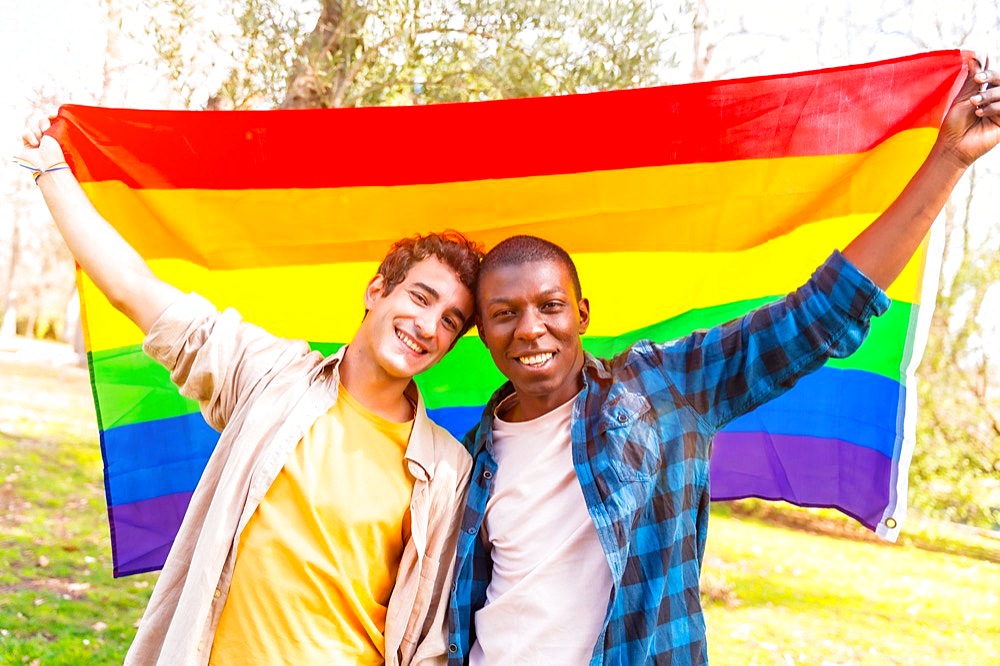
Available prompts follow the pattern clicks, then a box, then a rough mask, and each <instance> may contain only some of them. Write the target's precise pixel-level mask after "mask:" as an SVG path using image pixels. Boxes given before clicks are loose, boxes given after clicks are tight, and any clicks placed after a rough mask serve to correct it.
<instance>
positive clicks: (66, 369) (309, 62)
mask: <svg viewBox="0 0 1000 666" xmlns="http://www.w3.org/2000/svg"><path fill="white" fill-rule="evenodd" d="M998 35H1000V3H998V2H997V1H996V0H992V1H976V0H962V1H959V2H953V3H948V4H947V5H946V4H945V3H941V2H939V1H938V2H931V1H928V0H910V1H896V0H885V1H881V2H872V1H871V0H868V1H856V0H841V1H833V0H821V1H813V2H804V1H803V2H794V1H785V2H764V1H758V0H743V1H738V0H700V1H695V0H690V1H676V2H669V1H667V0H655V1H652V0H600V1H598V0H433V1H431V2H419V1H417V0H406V1H404V0H378V1H370V2H364V1H356V2H350V1H343V0H337V1H334V0H35V1H34V2H31V3H23V2H14V1H13V0H0V59H2V62H3V63H4V66H3V67H0V89H2V90H3V91H4V95H3V96H2V97H3V99H0V148H2V149H3V150H6V153H5V154H7V155H14V154H16V153H17V151H18V149H19V135H20V131H21V129H22V127H23V125H24V122H25V118H27V117H28V116H29V114H31V113H32V112H33V111H35V110H38V109H43V110H53V109H54V108H56V106H57V105H58V104H59V103H63V102H73V103H80V104H100V105H105V106H129V107H141V108H173V109H183V108H187V109H203V108H220V109H228V108H277V107H286V108H288V107H303V106H353V105H373V104H424V103H433V102H436V101H466V100H479V99H495V98H504V97H519V96H528V95H550V94H565V93H572V92H586V91H592V90H610V89H617V88H625V87H636V86H645V85H656V84H670V83H685V82H690V81H701V80H713V79H725V78H736V77H743V76H753V75H759V74H775V73H781V72H790V71H801V70H806V69H813V68H818V67H830V66H838V65H845V64H852V63H859V62H867V61H872V60H878V59H883V58H890V57H895V56H901V55H907V54H910V53H915V52H919V51H926V50H931V49H938V48H954V47H967V48H972V49H976V50H985V51H989V50H990V49H992V48H994V47H996V46H997V45H998V44H1000V42H998V39H997V38H998ZM997 57H998V58H1000V53H998V54H997ZM303 140H304V141H306V140H308V137H307V136H304V137H303ZM471 145H473V146H474V142H472V144H471ZM412 149H413V150H414V151H421V150H428V151H438V150H455V151H456V153H457V154H458V152H459V151H460V150H464V149H468V147H458V146H439V145H436V144H435V142H434V138H433V137H420V136H415V137H413V144H412ZM4 162H5V166H4V168H3V169H2V170H0V192H2V198H0V314H2V316H3V318H2V319H0V664H7V663H13V664H16V663H29V664H32V663H37V664H77V663H119V662H120V661H121V657H122V655H123V654H124V650H125V648H126V647H127V645H128V643H129V641H130V640H131V636H132V634H133V633H134V631H135V628H134V624H135V622H136V620H137V619H138V617H139V616H140V615H141V611H142V608H143V607H144V605H145V601H146V599H147V598H148V594H149V591H150V588H151V585H152V583H153V581H154V580H155V574H146V575H142V576H133V577H128V578H124V579H118V580H114V579H112V578H111V575H110V570H111V564H110V546H109V545H108V536H107V526H106V522H105V505H104V497H103V486H102V482H101V461H100V451H99V445H98V442H97V428H96V424H95V422H94V414H93V402H92V399H91V396H90V387H89V382H88V380H87V374H86V371H85V369H83V368H82V367H81V366H80V364H79V357H78V355H77V354H76V353H75V352H74V344H73V343H74V336H73V333H74V331H75V326H74V325H73V323H72V322H73V318H74V312H73V307H72V306H73V303H74V298H75V296H74V293H73V262H72V259H71V258H70V257H69V255H68V252H67V251H66V249H65V247H64V246H63V245H62V242H61V240H60V239H59V237H58V234H57V233H56V231H55V228H54V226H53V225H52V222H51V220H50V219H49V218H48V215H47V213H46V211H45V209H44V206H42V205H41V202H40V197H39V196H38V194H37V192H35V191H33V185H31V182H30V179H28V178H26V177H25V175H24V173H23V172H22V171H21V170H19V169H17V168H16V167H15V166H13V165H12V164H10V163H8V161H7V160H6V159H5V160H4ZM998 174H1000V162H998V160H997V158H996V156H988V157H986V158H984V159H983V160H981V163H980V164H977V165H976V166H975V167H974V168H973V169H972V170H971V171H970V173H969V174H968V175H967V176H966V178H965V179H964V181H963V183H962V184H961V185H960V186H959V188H958V189H957V190H956V193H955V195H954V197H953V198H952V201H951V202H950V204H949V206H948V207H947V209H946V210H945V212H944V213H943V214H942V219H941V220H939V222H938V225H939V227H941V229H940V231H941V232H942V236H943V238H944V240H945V257H946V261H945V262H944V264H943V267H942V271H941V275H940V288H939V292H940V295H939V299H938V303H937V308H936V311H935V317H934V320H933V322H932V326H931V334H930V339H929V341H928V348H927V351H926V353H925V358H924V362H923V364H922V365H921V368H920V370H919V371H918V380H919V393H920V416H919V425H918V440H917V449H916V452H915V457H914V461H913V465H912V468H911V480H910V505H911V516H910V518H909V519H908V520H907V523H906V524H905V525H904V528H903V533H902V537H901V538H900V543H899V544H897V545H889V544H885V543H882V542H880V541H878V540H877V539H875V538H874V537H872V536H870V535H869V534H868V533H866V532H864V531H863V530H862V529H861V528H859V527H857V526H855V525H854V524H853V523H851V522H850V521H849V520H847V519H844V518H842V517H840V516H838V515H836V514H833V513H831V512H823V511H815V510H810V511H806V510H802V509H795V508H788V507H785V506H782V505H779V504H768V503H763V502H741V503H735V504H719V505H716V506H715V510H714V515H713V519H712V522H711V524H712V527H711V536H710V537H709V552H708V556H707V560H706V567H705V573H704V576H703V584H704V585H703V587H704V594H705V601H706V612H707V614H708V623H709V631H710V634H709V636H710V638H709V641H710V655H711V659H712V662H713V663H714V664H717V665H718V664H722V665H727V664H751V663H756V664H893V663H896V664H992V663H1000V538H998V535H1000V532H998V531H997V528H998V526H997V523H998V522H1000V515H998V514H1000V403H998V401H997V397H996V395H997V394H996V390H997V385H998V382H1000V373H998V368H997V361H998V352H996V351H995V350H998V349H1000V335H998V323H997V322H998V319H997V317H996V313H998V312H1000V302H998V298H1000V289H996V285H997V284H998V283H1000V252H998V249H1000V248H998V235H1000V229H998V228H997V227H998V225H997V222H996V217H997V216H996V212H995V210H993V208H994V207H995V203H994V202H992V201H990V194H991V193H992V192H996V191H997V177H998ZM720 186H723V184H720ZM78 344H79V343H77V349H78Z"/></svg>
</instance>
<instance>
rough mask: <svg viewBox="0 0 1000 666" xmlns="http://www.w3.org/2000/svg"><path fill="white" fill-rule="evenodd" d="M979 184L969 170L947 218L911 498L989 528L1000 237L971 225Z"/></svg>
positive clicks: (997, 463)
mask: <svg viewBox="0 0 1000 666" xmlns="http://www.w3.org/2000/svg"><path fill="white" fill-rule="evenodd" d="M994 178H995V176H994ZM980 182H981V178H980V175H979V172H978V171H977V170H976V167H973V169H972V170H971V171H970V173H969V175H968V190H967V192H965V193H964V196H955V197H953V198H952V200H951V201H950V202H949V204H948V206H947V209H946V210H945V213H944V220H943V222H944V225H945V230H944V231H945V233H944V242H945V248H944V257H945V262H944V263H943V265H942V269H941V275H940V285H939V289H938V298H937V306H936V309H935V311H934V316H933V318H932V320H931V328H930V335H929V338H928V342H927V349H926V351H925V353H924V360H923V364H922V365H921V367H920V370H919V373H918V377H919V386H918V391H919V396H920V406H921V412H920V422H919V425H918V446H917V447H916V450H915V452H914V457H913V462H912V466H911V479H912V481H913V484H914V486H915V487H917V488H919V492H914V493H911V503H912V504H913V505H914V506H915V507H918V508H920V509H922V510H924V512H926V513H932V514H937V515H941V516H943V517H946V518H949V519H952V520H958V521H961V522H966V523H972V524H978V525H983V526H989V525H991V524H996V523H998V522H1000V515H998V514H1000V396H998V395H997V377H998V371H1000V362H998V359H996V358H995V356H994V355H992V354H991V352H992V351H993V350H992V349H991V348H990V347H991V344H990V340H991V339H992V340H996V333H997V332H996V330H995V327H996V321H995V319H991V315H993V316H995V312H996V303H997V298H998V297H1000V293H998V292H1000V232H998V231H997V229H996V228H995V225H994V226H988V225H987V226H984V225H981V224H980V225H976V224H975V220H976V219H977V216H976V215H975V211H974V208H973V203H974V201H975V199H974V196H973V195H974V194H975V192H976V189H977V186H979V185H980ZM990 301H992V303H993V304H992V306H989V305H988V304H989V303H990ZM991 328H993V329H994V330H992V331H991V330H990V329H991ZM990 333H992V336H991V335H990Z"/></svg>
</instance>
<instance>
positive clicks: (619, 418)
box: [618, 414, 628, 423]
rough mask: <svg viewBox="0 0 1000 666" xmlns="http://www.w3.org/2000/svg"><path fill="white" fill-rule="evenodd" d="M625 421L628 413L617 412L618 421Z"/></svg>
mask: <svg viewBox="0 0 1000 666" xmlns="http://www.w3.org/2000/svg"><path fill="white" fill-rule="evenodd" d="M626 421H628V415H627V414H619V415H618V423H625V422H626Z"/></svg>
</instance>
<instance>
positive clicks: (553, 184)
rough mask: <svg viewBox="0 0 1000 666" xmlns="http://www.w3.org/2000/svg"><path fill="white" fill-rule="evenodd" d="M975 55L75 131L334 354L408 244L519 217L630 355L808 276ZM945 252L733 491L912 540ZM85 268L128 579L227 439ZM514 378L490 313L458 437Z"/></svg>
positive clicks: (150, 251)
mask: <svg viewBox="0 0 1000 666" xmlns="http://www.w3.org/2000/svg"><path fill="white" fill-rule="evenodd" d="M964 56H965V54H963V53H962V52H959V51H941V52H933V53H925V54H919V55H914V56H911V57H905V58H899V59H894V60H887V61H882V62H876V63H870V64H863V65H857V66H849V67H839V68H833V69H825V70H820V71H810V72H802V73H794V74H788V75H781V76H768V77H758V78H749V79H741V80H732V81H721V82H709V83H699V84H693V85H680V86H668V87H657V88H648V89H638V90H626V91H618V92H602V93H593V94H582V95H570V96H563V97H551V98H537V99H521V100H505V101H498V102H481V103H468V104H442V105H429V106H413V107H405V108H399V107H397V108H361V109H333V110H303V111H260V112H256V111H243V112H210V111H204V112H173V111H146V110H125V109H102V108H91V107H84V106H64V107H63V108H62V109H61V110H60V113H59V116H60V121H59V122H57V124H56V126H55V128H54V130H53V131H55V132H56V133H57V134H58V135H60V137H61V139H63V142H64V145H65V146H67V158H68V161H69V163H70V165H71V166H72V168H73V171H74V173H75V174H76V175H77V177H78V178H79V179H80V181H81V183H82V184H83V187H84V189H85V190H86V192H87V194H88V196H89V197H90V198H91V199H92V200H93V202H94V203H95V205H96V206H97V208H98V210H100V211H101V213H102V214H103V215H104V216H105V217H107V218H108V219H109V220H110V221H111V222H112V223H113V224H114V225H115V227H117V228H118V229H119V230H120V232H121V233H122V234H123V235H124V237H125V238H126V239H127V240H128V241H129V242H130V243H132V244H133V245H134V246H135V247H136V248H137V249H138V251H139V252H140V253H141V254H142V255H143V256H144V257H145V258H146V259H147V261H148V262H149V265H150V266H151V268H152V269H153V271H154V272H155V273H156V274H157V275H159V276H160V277H162V278H163V279H165V280H167V281H169V282H171V283H173V284H176V285H177V286H179V287H180V288H181V289H184V290H193V291H198V292H199V293H201V294H203V295H204V296H206V297H207V298H209V299H210V300H212V301H213V302H214V303H216V304H217V305H218V306H219V307H226V306H232V307H235V308H237V309H238V310H240V311H241V312H242V314H243V315H244V316H245V318H246V319H248V320H250V321H253V322H255V323H258V324H260V325H262V326H264V327H265V328H267V329H269V330H271V331H272V332H274V333H276V334H278V335H282V336H292V337H298V338H303V339H305V340H308V341H310V343H311V344H312V345H313V346H314V347H315V348H316V349H319V350H322V351H323V352H332V351H334V350H335V349H337V348H338V347H339V346H340V345H342V344H344V343H345V342H347V341H348V340H349V339H350V337H351V335H352V333H353V332H354V330H355V328H356V326H357V323H358V322H359V321H360V319H361V316H362V312H363V303H362V293H363V289H364V286H365V284H366V282H367V280H368V279H369V278H370V277H371V276H372V275H373V274H374V272H375V269H376V266H377V262H378V261H379V259H380V258H381V257H382V255H383V254H384V252H385V251H386V249H387V248H388V246H389V245H390V243H391V242H392V241H394V240H395V239H397V238H399V237H401V236H406V235H412V234H414V233H416V232H426V231H430V230H438V229H442V228H446V227H451V228H457V229H460V230H462V231H464V232H466V233H467V234H469V235H470V236H472V237H473V238H476V239H478V240H481V241H483V242H484V243H485V244H486V246H487V247H489V246H491V245H492V244H494V243H496V242H497V241H499V240H500V239H502V238H505V237H507V236H509V235H512V234H518V233H530V234H535V235H539V236H542V237H545V238H548V239H551V240H553V241H555V242H557V243H559V244H561V245H563V246H564V247H566V248H567V249H568V250H569V251H570V252H571V253H572V254H573V256H574V258H575V259H576V261H577V262H578V263H579V269H580V274H581V279H582V282H583V285H584V293H585V295H587V296H589V298H590V303H591V320H592V323H591V327H590V331H589V333H588V336H587V337H586V339H585V345H586V347H587V349H589V350H590V351H591V352H593V353H595V354H598V355H609V354H613V353H615V352H616V351H617V350H621V349H622V348H624V347H625V346H627V345H629V344H630V343H631V342H633V341H634V340H636V339H639V338H644V337H649V338H652V339H655V340H660V341H663V340H668V339H671V338H674V337H677V336H681V335H684V334H685V333H687V332H689V331H691V330H693V329H696V328H703V327H707V326H712V325H714V324H716V323H719V322H722V321H724V320H727V319H729V318H732V317H736V316H738V315H741V314H743V313H745V312H746V311H748V310H749V309H751V308H754V307H756V306H759V305H761V304H763V303H765V302H768V301H770V300H773V299H776V298H779V297H781V296H782V295H784V294H785V293H787V292H789V291H791V290H792V289H794V288H795V287H797V286H798V285H799V284H801V283H802V282H804V281H805V279H806V278H807V277H808V276H809V274H810V273H811V271H812V270H813V269H814V268H815V267H816V266H818V265H819V264H820V263H821V262H822V261H823V259H824V258H825V257H826V256H827V255H828V254H829V253H830V252H831V250H832V249H833V248H843V247H844V246H846V245H847V244H848V243H849V242H850V240H851V239H852V238H854V236H855V235H857V234H858V233H859V232H860V231H861V230H862V229H864V228H865V226H866V225H868V224H869V223H870V222H871V221H872V220H874V219H875V217H876V216H878V215H879V213H880V212H881V211H882V210H883V209H885V207H886V206H887V205H888V204H889V203H890V202H892V200H893V199H894V198H895V197H896V195H897V194H898V193H899V192H900V191H901V189H902V188H903V186H904V185H905V183H906V182H907V181H908V179H909V178H910V176H911V175H912V174H913V172H914V171H915V170H916V169H917V168H918V166H919V165H920V163H921V162H922V161H923V159H924V157H925V156H926V155H927V153H928V150H929V149H930V147H931V145H932V143H933V142H934V140H935V138H936V136H937V131H938V128H939V126H940V122H941V120H942V118H943V116H944V113H945V112H946V110H947V108H948V106H949V103H950V100H951V99H952V97H953V95H954V93H955V92H956V91H957V90H958V87H959V86H960V85H961V83H962V81H963V80H964V78H965V76H966V72H967V69H966V64H965V60H964ZM933 255H934V253H933V252H930V251H928V249H927V245H926V243H925V246H924V247H923V248H922V249H921V250H920V251H919V252H918V253H917V255H916V256H915V257H914V258H913V259H912V261H911V262H910V264H909V266H908V267H907V269H906V270H905V272H904V273H903V275H902V276H901V277H900V278H899V279H898V280H897V282H896V283H895V284H894V285H893V286H892V287H891V288H890V290H889V294H890V296H891V297H892V298H893V300H894V302H893V305H892V307H891V308H890V309H889V311H888V313H887V314H886V315H885V316H883V317H881V318H879V319H878V320H877V321H875V323H874V325H873V328H872V333H871V337H870V338H869V340H868V341H867V342H866V343H865V344H864V346H863V347H862V349H861V350H860V351H859V352H858V353H857V354H855V355H854V356H852V357H851V358H849V359H846V360H840V361H833V362H830V363H829V364H828V365H827V366H826V367H824V368H823V369H821V370H819V371H818V372H816V373H815V374H814V375H811V376H810V377H808V378H806V379H804V380H803V381H802V382H800V384H799V385H798V386H796V387H795V388H794V389H793V390H792V391H791V392H789V393H788V394H787V395H785V396H783V397H781V398H779V399H778V400H775V401H774V402H772V403H770V404H769V405H767V406H765V407H763V408H761V409H759V410H757V411H756V412H754V413H753V414H751V415H748V416H746V417H743V418H741V419H739V420H738V421H736V422H734V423H732V424H731V425H730V426H729V427H728V428H727V429H726V430H725V431H724V432H722V433H721V434H720V435H719V436H718V437H717V438H716V442H715V447H714V452H713V460H712V480H711V482H712V490H713V497H714V498H715V499H732V498H737V497H748V496H756V497H762V498H766V499H784V500H787V501H789V502H793V503H795V504H799V505H803V506H828V507H836V508H838V509H840V510H841V511H843V512H845V513H847V514H849V515H851V516H853V517H855V518H856V519H857V520H859V521H860V522H861V523H863V524H865V525H867V526H868V527H869V528H871V529H873V530H875V531H877V532H878V533H879V534H881V535H883V536H885V537H886V538H889V539H891V538H894V537H895V534H896V533H897V532H898V530H899V524H900V522H901V520H902V517H903V514H904V513H905V498H906V475H907V465H908V462H909V459H910V452H911V449H912V442H913V434H914V427H913V426H914V418H915V410H914V391H913V386H912V373H913V370H914V367H915V365H916V363H917V361H918V359H919V356H920V352H921V348H922V344H921V338H922V336H923V335H924V333H925V331H926V324H927V321H926V320H927V318H928V316H929V313H930V308H921V307H920V304H921V303H922V302H924V303H928V304H931V305H932V304H933V290H934V284H933V282H934V280H933V279H932V278H933V277H934V276H935V274H936V271H935V269H934V262H935V261H936V260H937V257H935V256H933ZM925 272H926V273H927V278H926V279H925ZM79 284H80V292H81V295H82V301H83V305H84V316H85V328H86V340H87V349H88V357H89V361H90V370H91V376H92V379H93V389H94V398H95V402H96V405H97V413H98V418H99V426H100V438H101V446H102V450H103V454H104V462H105V485H106V491H107V503H108V515H109V519H110V524H111V535H112V544H113V550H114V553H113V555H114V570H115V575H126V574H131V573H137V572H142V571H150V570H155V569H157V568H159V567H160V566H161V565H162V563H163V561H164V558H165V557H166V554H167V551H168V549H169V548H170V544H171V542H172V539H173V537H174V535H175V533H176V530H177V527H178V525H179V523H180V521H181V519H182V517H183V515H184V511H185V508H186V506H187V503H188V500H189V498H190V496H191V492H192V490H193V489H194V487H195V484H196V483H197V482H198V479H199V475H200V474H201V471H202V469H203V467H204V464H205V462H206V460H207V458H208V456H209V455H210V454H211V452H212V449H213V446H214V445H215V442H216V438H217V433H215V432H214V431H213V430H211V429H209V427H208V426H207V425H206V424H205V422H204V421H203V420H202V417H201V416H200V414H199V412H198V407H197V405H196V404H195V403H193V402H191V401H189V400H187V399H185V398H182V397H181V396H179V395H178V393H177V391H176V390H175V388H174V387H173V385H172V384H171V383H170V381H169V379H168V376H167V373H166V372H165V371H164V370H162V369H161V368H160V367H159V366H157V365H156V364H154V363H153V362H152V361H150V360H149V359H148V358H147V357H146V356H145V355H143V353H142V351H141V349H140V342H141V337H142V336H141V334H140V331H139V330H138V329H137V328H136V327H135V326H134V325H133V324H131V322H129V321H128V320H126V319H125V318H124V317H123V316H122V315H120V314H119V313H118V312H116V311H115V310H113V309H112V308H111V307H110V305H109V304H108V302H107V301H106V300H105V299H104V297H103V296H102V295H101V294H100V293H98V292H97V291H96V289H95V287H94V286H93V284H92V283H91V282H90V281H89V280H88V279H87V277H86V276H85V275H82V274H81V275H80V276H79ZM928 287H929V290H928ZM502 380H503V378H502V377H501V375H500V374H499V373H498V372H497V370H496V369H495V368H494V367H493V364H492V362H491V361H490V357H489V354H488V353H487V352H486V350H485V349H484V348H483V346H482V344H481V343H480V341H479V339H478V338H477V337H476V335H475V334H474V333H472V334H470V335H468V336H466V337H465V338H463V339H462V340H460V341H459V343H458V345H457V346H456V348H455V350H454V351H453V352H451V353H450V354H449V355H448V356H447V357H446V359H445V360H444V361H443V362H442V363H441V364H440V365H439V366H437V367H436V368H434V369H433V370H432V371H430V372H428V373H426V374H425V375H423V376H421V377H419V378H418V383H419V384H420V386H421V388H422V390H423V393H424V396H425V397H426V401H427V404H428V407H429V408H430V410H431V412H432V417H433V418H435V419H436V420H438V421H439V422H440V423H441V424H443V425H445V426H446V427H448V428H449V429H450V430H451V431H452V432H453V433H454V434H455V435H456V436H459V437H461V435H462V434H464V432H465V431H466V430H467V429H468V428H469V427H470V426H471V425H472V424H473V423H474V422H475V421H476V419H477V416H478V414H479V412H480V409H481V406H482V405H483V404H484V403H485V402H486V400H487V398H488V396H489V395H490V394H491V392H492V391H493V390H494V389H495V388H496V387H497V386H499V384H500V383H501V382H502Z"/></svg>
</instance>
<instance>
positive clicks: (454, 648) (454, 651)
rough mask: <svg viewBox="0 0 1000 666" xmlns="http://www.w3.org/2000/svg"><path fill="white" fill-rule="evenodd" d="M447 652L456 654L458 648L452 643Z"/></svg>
mask: <svg viewBox="0 0 1000 666" xmlns="http://www.w3.org/2000/svg"><path fill="white" fill-rule="evenodd" d="M448 652H451V653H452V654H455V653H456V652H458V646H457V645H455V644H454V643H452V644H451V645H449V646H448Z"/></svg>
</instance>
